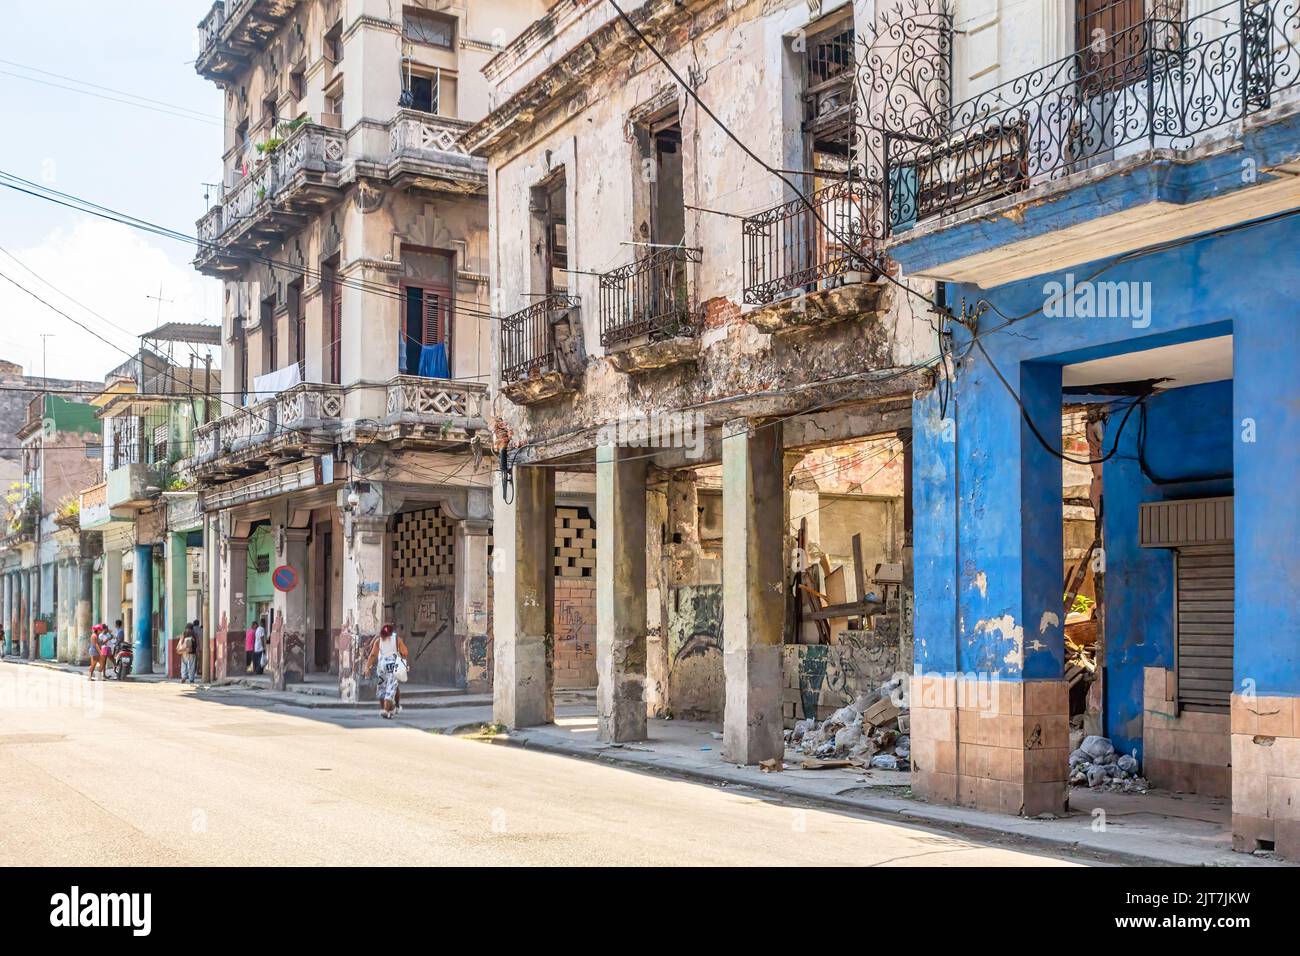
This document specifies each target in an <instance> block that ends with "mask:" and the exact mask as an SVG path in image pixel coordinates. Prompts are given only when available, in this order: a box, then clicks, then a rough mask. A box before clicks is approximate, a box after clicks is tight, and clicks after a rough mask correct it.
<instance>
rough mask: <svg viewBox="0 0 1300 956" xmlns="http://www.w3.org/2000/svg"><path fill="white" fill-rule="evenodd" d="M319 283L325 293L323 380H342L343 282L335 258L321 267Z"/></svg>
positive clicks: (330, 381)
mask: <svg viewBox="0 0 1300 956" xmlns="http://www.w3.org/2000/svg"><path fill="white" fill-rule="evenodd" d="M321 285H323V286H324V293H325V336H324V340H325V355H324V356H323V358H324V365H325V381H326V382H329V383H330V384H331V385H340V384H342V382H343V282H342V280H341V278H340V277H339V274H338V263H337V260H336V261H334V262H328V263H326V264H325V265H324V266H323V267H322V268H321Z"/></svg>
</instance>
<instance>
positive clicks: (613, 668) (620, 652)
mask: <svg viewBox="0 0 1300 956" xmlns="http://www.w3.org/2000/svg"><path fill="white" fill-rule="evenodd" d="M646 465H647V461H646V458H645V457H644V455H643V454H641V453H639V451H638V450H637V449H632V448H625V447H622V446H618V445H601V446H600V447H598V448H597V449H596V554H597V555H599V560H598V561H597V563H596V719H597V734H598V736H599V738H600V739H601V740H606V741H611V742H617V743H621V742H623V741H629V740H645V739H646V703H645V681H646V635H645V631H646V535H645V525H646V487H645V485H646Z"/></svg>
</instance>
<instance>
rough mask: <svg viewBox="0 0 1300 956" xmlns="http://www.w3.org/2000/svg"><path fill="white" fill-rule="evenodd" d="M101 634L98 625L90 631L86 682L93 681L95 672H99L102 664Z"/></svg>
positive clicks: (102, 643) (102, 645)
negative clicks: (88, 669)
mask: <svg viewBox="0 0 1300 956" xmlns="http://www.w3.org/2000/svg"><path fill="white" fill-rule="evenodd" d="M101 634H102V632H101V631H100V625H99V624H96V625H95V626H94V627H92V628H91V629H90V673H88V674H87V675H86V680H94V679H95V671H96V670H99V669H100V668H101V667H102V666H103V663H104V655H103V649H104V642H103V640H102V638H101ZM101 679H102V678H101Z"/></svg>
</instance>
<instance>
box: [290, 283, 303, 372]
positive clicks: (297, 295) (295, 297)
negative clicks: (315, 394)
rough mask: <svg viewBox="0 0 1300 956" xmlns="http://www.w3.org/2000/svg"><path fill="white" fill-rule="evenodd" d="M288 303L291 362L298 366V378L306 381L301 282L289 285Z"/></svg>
mask: <svg viewBox="0 0 1300 956" xmlns="http://www.w3.org/2000/svg"><path fill="white" fill-rule="evenodd" d="M287 298H288V301H287V302H286V305H287V307H288V313H289V338H290V339H291V340H292V341H291V342H290V347H291V354H292V357H293V362H294V364H296V365H297V366H298V378H299V379H301V380H302V381H304V382H305V381H306V380H307V314H306V311H305V310H304V309H303V307H302V280H301V279H296V280H294V281H293V282H290V283H289V288H288V295H287Z"/></svg>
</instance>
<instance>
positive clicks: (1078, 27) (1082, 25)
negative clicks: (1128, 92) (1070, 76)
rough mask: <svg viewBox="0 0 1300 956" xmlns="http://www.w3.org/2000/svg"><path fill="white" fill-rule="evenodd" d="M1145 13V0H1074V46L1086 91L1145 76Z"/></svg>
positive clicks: (1101, 90) (1103, 88) (1120, 83)
mask: <svg viewBox="0 0 1300 956" xmlns="http://www.w3.org/2000/svg"><path fill="white" fill-rule="evenodd" d="M1146 15H1147V13H1146V0H1075V19H1074V39H1075V49H1076V50H1077V51H1078V53H1079V55H1080V57H1081V59H1082V70H1083V73H1084V78H1083V85H1084V87H1085V89H1086V91H1087V93H1088V95H1096V94H1097V93H1101V92H1105V91H1107V90H1112V89H1116V88H1118V87H1122V86H1127V85H1128V84H1130V83H1135V82H1137V81H1139V80H1141V79H1144V78H1145V77H1146V72H1147V60H1146V28H1145V27H1144V26H1143V21H1144V20H1145V19H1146ZM1099 39H1100V40H1101V43H1100V44H1097V41H1098V40H1099Z"/></svg>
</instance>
